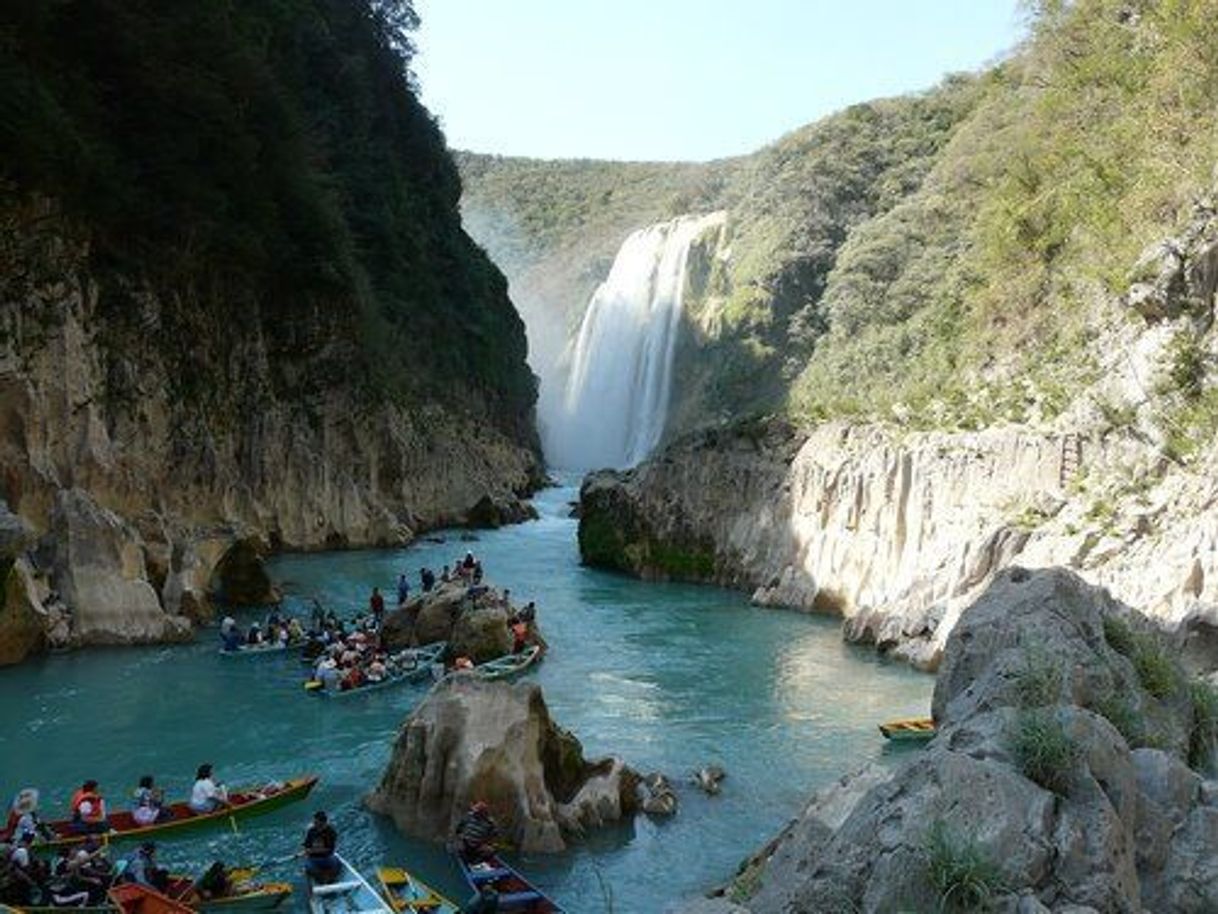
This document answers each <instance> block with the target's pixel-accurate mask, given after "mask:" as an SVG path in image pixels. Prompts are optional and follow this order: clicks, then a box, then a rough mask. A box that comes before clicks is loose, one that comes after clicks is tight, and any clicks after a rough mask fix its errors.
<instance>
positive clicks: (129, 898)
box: [107, 882, 194, 914]
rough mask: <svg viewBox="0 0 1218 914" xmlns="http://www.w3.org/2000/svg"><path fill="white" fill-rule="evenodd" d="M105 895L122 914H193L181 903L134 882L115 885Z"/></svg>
mask: <svg viewBox="0 0 1218 914" xmlns="http://www.w3.org/2000/svg"><path fill="white" fill-rule="evenodd" d="M107 894H108V895H109V896H110V900H111V901H112V902H113V903H114V906H115V907H116V908H118V909H119V910H120V911H122V912H123V914H194V911H192V910H191V909H190V908H189V907H188V906H187V905H184V904H182V902H180V901H174V900H173V899H172V898H170V897H169V896H168V895H162V894H161V893H160V892H158V891H157V890H156V889H150V888H148V886H146V885H139V884H138V883H134V882H128V883H124V884H123V885H116V886H115V887H114V888H112V889H111V890H110V891H109V892H108V893H107Z"/></svg>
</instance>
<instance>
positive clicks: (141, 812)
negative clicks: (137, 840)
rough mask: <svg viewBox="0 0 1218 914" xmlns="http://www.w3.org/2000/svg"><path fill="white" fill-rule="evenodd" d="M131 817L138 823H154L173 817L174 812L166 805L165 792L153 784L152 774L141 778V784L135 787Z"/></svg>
mask: <svg viewBox="0 0 1218 914" xmlns="http://www.w3.org/2000/svg"><path fill="white" fill-rule="evenodd" d="M131 818H132V819H134V820H135V822H136V824H137V825H152V824H153V823H154V822H164V821H165V820H166V819H172V818H173V812H172V811H171V810H169V809H167V808H166V807H165V794H164V793H163V792H162V790H161V788H160V787H157V786H155V785H154V784H153V780H152V775H150V774H146V775H144V776H143V777H142V778H140V784H139V786H138V787H136V788H135V807H134V808H133V809H132V810H131Z"/></svg>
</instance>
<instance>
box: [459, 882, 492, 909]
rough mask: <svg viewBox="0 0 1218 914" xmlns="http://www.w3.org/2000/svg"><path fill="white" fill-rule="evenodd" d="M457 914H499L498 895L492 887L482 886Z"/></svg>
mask: <svg viewBox="0 0 1218 914" xmlns="http://www.w3.org/2000/svg"><path fill="white" fill-rule="evenodd" d="M457 914H499V893H498V892H497V891H495V887H494V886H493V885H486V884H484V885H483V886H482V888H480V889H479V890H478V894H477V895H475V896H474V897H473V898H471V899H470V900H469V901H467V902H466V903H465V904H463V905H462V906H461V910H460V911H458V912H457Z"/></svg>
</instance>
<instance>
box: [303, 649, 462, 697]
mask: <svg viewBox="0 0 1218 914" xmlns="http://www.w3.org/2000/svg"><path fill="white" fill-rule="evenodd" d="M446 650H448V642H447V641H435V642H432V643H431V644H424V645H423V646H422V647H416V648H411V649H409V650H405V651H402V652H401V653H400V654H397V655H396V657H395V659H396V660H397V661H398V662H399V663H401V664H403V667H402V668H401V669H400V670H399V671H398V672H396V673H389V674H387V675H386V676H385V678H384V679H382V680H380V681H379V682H365V683H364V684H363V685H361V686H357V687H356V688H354V689H327V688H326V686H325V683H323V682H322V681H321V680H319V679H309V680H308V681H306V682H305V684H304V687H305V691H306V692H308V693H309V694H310V695H320V696H321V697H323V698H347V697H348V696H351V695H367V694H368V693H369V692H379V691H380V690H381V689H387V688H389V687H391V686H395V685H401V684H402V683H406V682H423V681H424V680H427V679H430V678H431V676H432V669H431V668H432V665H433V664H436V663H439V662H440V660H441V658H442V657H443V656H444V652H445V651H446ZM403 655H409V656H408V657H406V656H403ZM406 663H410V664H411V665H410V666H409V667H406V666H405V664H406Z"/></svg>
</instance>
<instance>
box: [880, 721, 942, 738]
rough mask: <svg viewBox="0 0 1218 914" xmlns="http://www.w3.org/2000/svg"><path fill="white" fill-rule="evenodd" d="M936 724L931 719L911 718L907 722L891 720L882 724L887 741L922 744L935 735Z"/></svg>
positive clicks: (882, 730)
mask: <svg viewBox="0 0 1218 914" xmlns="http://www.w3.org/2000/svg"><path fill="white" fill-rule="evenodd" d="M935 729H936V728H935V722H934V721H933V720H931V719H930V718H929V717H910V718H907V719H906V720H890V721H889V722H888V723H886V724H880V732H881V733H883V734H884V737H885V739H891V740H895V741H897V742H922V741H924V740H928V739H931V738H932V737H933V736H934V735H935Z"/></svg>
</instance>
